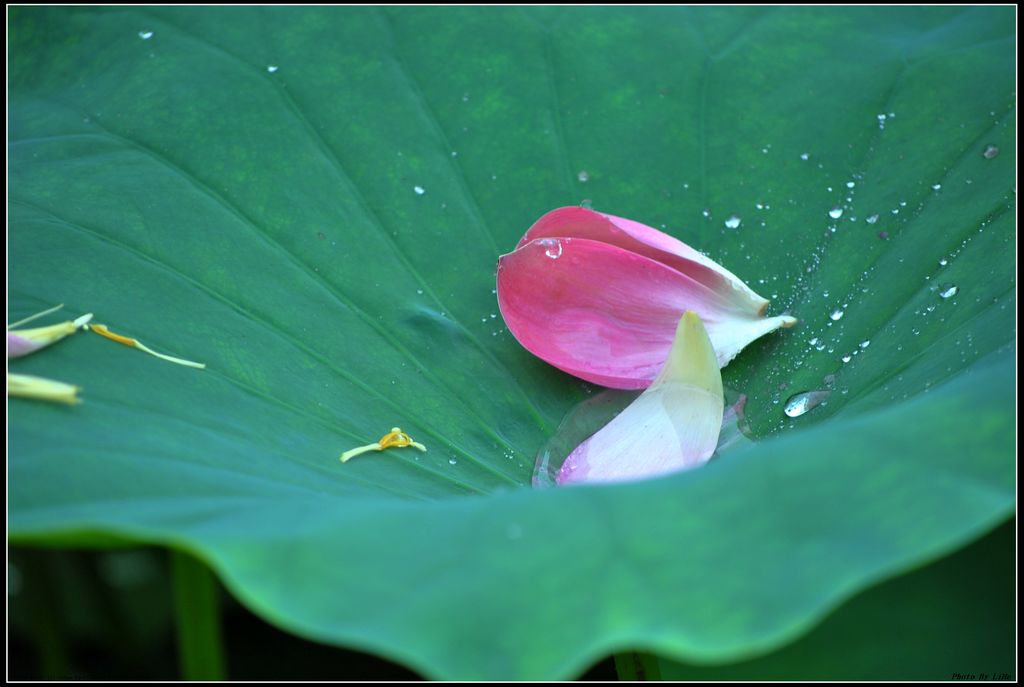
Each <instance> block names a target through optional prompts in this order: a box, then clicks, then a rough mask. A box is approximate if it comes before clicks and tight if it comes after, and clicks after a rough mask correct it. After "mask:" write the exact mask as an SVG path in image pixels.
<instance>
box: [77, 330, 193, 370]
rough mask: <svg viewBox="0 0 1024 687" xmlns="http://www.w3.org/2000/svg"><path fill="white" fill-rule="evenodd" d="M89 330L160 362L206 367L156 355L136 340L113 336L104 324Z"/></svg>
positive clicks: (169, 356) (117, 335)
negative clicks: (154, 357)
mask: <svg viewBox="0 0 1024 687" xmlns="http://www.w3.org/2000/svg"><path fill="white" fill-rule="evenodd" d="M89 329H91V330H92V331H94V332H96V333H97V334H99V335H100V336H103V337H106V338H108V339H110V340H111V341H116V342H117V343H119V344H124V345H125V346H131V347H132V348H137V349H139V350H140V351H144V352H146V353H149V354H150V355H153V356H156V357H157V358H161V359H162V360H166V361H168V362H172V363H177V364H178V365H185V366H186V367H196V368H199V369H200V370H202V369H204V368H205V367H206V365H205V364H204V363H194V362H192V361H191V360H184V359H182V358H175V357H174V356H171V355H164V354H163V353H157V352H156V351H154V350H153V349H151V348H149V347H148V346H146V345H145V344H143V343H142V342H141V341H139V340H138V339H132V338H130V337H127V336H121V335H120V334H115V333H114V332H112V331H110V330H109V329H107V326H106V325H105V324H94V325H91V326H90V327H89Z"/></svg>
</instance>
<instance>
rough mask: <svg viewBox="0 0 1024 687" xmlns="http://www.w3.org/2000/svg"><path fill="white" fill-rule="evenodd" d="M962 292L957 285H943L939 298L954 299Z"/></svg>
mask: <svg viewBox="0 0 1024 687" xmlns="http://www.w3.org/2000/svg"><path fill="white" fill-rule="evenodd" d="M959 291H960V287H959V286H957V285H956V284H943V285H942V287H941V288H940V291H939V298H952V297H953V296H955V295H956V294H957V293H958V292H959Z"/></svg>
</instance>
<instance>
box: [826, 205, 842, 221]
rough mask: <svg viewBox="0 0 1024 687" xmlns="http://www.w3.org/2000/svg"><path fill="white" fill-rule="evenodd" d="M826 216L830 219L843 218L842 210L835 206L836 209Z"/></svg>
mask: <svg viewBox="0 0 1024 687" xmlns="http://www.w3.org/2000/svg"><path fill="white" fill-rule="evenodd" d="M828 216H829V217H831V218H832V219H839V218H840V217H842V216H843V209H842V208H841V207H839V206H838V205H837V206H836V207H834V208H832V209H831V210H829V211H828Z"/></svg>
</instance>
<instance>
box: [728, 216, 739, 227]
mask: <svg viewBox="0 0 1024 687" xmlns="http://www.w3.org/2000/svg"><path fill="white" fill-rule="evenodd" d="M741 221H742V220H740V218H739V216H738V215H729V219H727V220H725V226H727V227H728V228H729V229H738V228H739V226H740V222H741Z"/></svg>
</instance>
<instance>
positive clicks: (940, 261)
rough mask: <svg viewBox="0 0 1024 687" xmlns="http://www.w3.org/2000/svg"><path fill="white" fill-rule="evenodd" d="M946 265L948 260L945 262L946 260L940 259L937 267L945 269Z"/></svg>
mask: <svg viewBox="0 0 1024 687" xmlns="http://www.w3.org/2000/svg"><path fill="white" fill-rule="evenodd" d="M948 264H949V260H946V258H942V259H941V260H939V265H940V266H942V267H945V266H946V265H948Z"/></svg>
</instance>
